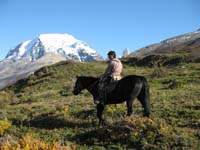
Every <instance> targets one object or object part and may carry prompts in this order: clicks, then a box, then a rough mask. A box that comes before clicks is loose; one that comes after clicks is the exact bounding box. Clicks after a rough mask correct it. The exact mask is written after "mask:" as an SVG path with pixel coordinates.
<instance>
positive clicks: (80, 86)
mask: <svg viewBox="0 0 200 150" xmlns="http://www.w3.org/2000/svg"><path fill="white" fill-rule="evenodd" d="M76 78H77V79H76V83H75V86H74V90H73V94H74V95H78V94H79V93H80V92H81V91H82V90H83V89H84V87H83V84H82V80H81V77H78V76H77V77H76Z"/></svg>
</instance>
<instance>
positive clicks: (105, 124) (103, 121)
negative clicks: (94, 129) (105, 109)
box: [99, 119, 110, 126]
mask: <svg viewBox="0 0 200 150" xmlns="http://www.w3.org/2000/svg"><path fill="white" fill-rule="evenodd" d="M109 124H110V123H109V122H108V121H107V120H105V119H103V120H101V121H100V122H99V125H100V126H107V125H109Z"/></svg>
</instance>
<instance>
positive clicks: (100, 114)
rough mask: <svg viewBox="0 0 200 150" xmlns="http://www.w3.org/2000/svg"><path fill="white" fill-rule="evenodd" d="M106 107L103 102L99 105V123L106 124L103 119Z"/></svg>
mask: <svg viewBox="0 0 200 150" xmlns="http://www.w3.org/2000/svg"><path fill="white" fill-rule="evenodd" d="M104 107H105V106H104V105H102V104H98V105H97V117H98V119H99V125H104V119H103V111H104Z"/></svg>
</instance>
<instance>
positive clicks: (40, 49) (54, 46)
mask: <svg viewBox="0 0 200 150" xmlns="http://www.w3.org/2000/svg"><path fill="white" fill-rule="evenodd" d="M47 53H53V54H57V55H61V56H63V57H65V58H66V59H67V60H68V59H70V60H74V61H96V60H100V59H102V57H101V56H100V55H99V54H98V53H97V51H96V50H94V49H92V48H91V47H90V46H89V45H88V44H87V43H85V42H83V41H81V40H77V39H76V38H75V37H74V36H72V35H69V34H58V33H55V34H41V35H39V36H38V37H37V38H35V39H33V40H29V41H25V42H22V43H21V44H19V45H18V46H16V47H15V48H13V49H11V50H10V51H9V53H8V54H7V56H6V59H14V60H22V59H29V60H30V61H32V62H33V61H36V60H37V59H40V58H41V57H43V56H44V55H46V54H47Z"/></svg>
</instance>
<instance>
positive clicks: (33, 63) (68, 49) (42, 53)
mask: <svg viewBox="0 0 200 150" xmlns="http://www.w3.org/2000/svg"><path fill="white" fill-rule="evenodd" d="M102 59H103V58H102V57H101V56H100V55H99V54H98V53H97V51H96V50H94V49H92V48H91V47H90V46H89V45H88V44H87V43H85V42H83V41H81V40H77V39H76V38H74V37H73V36H72V35H68V34H42V35H40V36H39V37H38V38H35V39H34V40H28V41H25V42H22V43H21V44H19V45H18V46H16V47H15V48H13V49H11V50H10V51H9V52H8V54H7V56H6V58H5V59H4V60H3V61H0V90H1V89H3V88H5V87H7V86H8V85H11V84H13V83H15V82H16V81H18V80H20V79H23V78H26V77H28V76H29V75H30V74H32V73H34V72H35V71H36V70H38V69H39V68H41V67H44V66H46V65H51V64H54V63H57V62H59V61H63V60H70V61H84V62H86V61H96V60H102Z"/></svg>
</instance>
